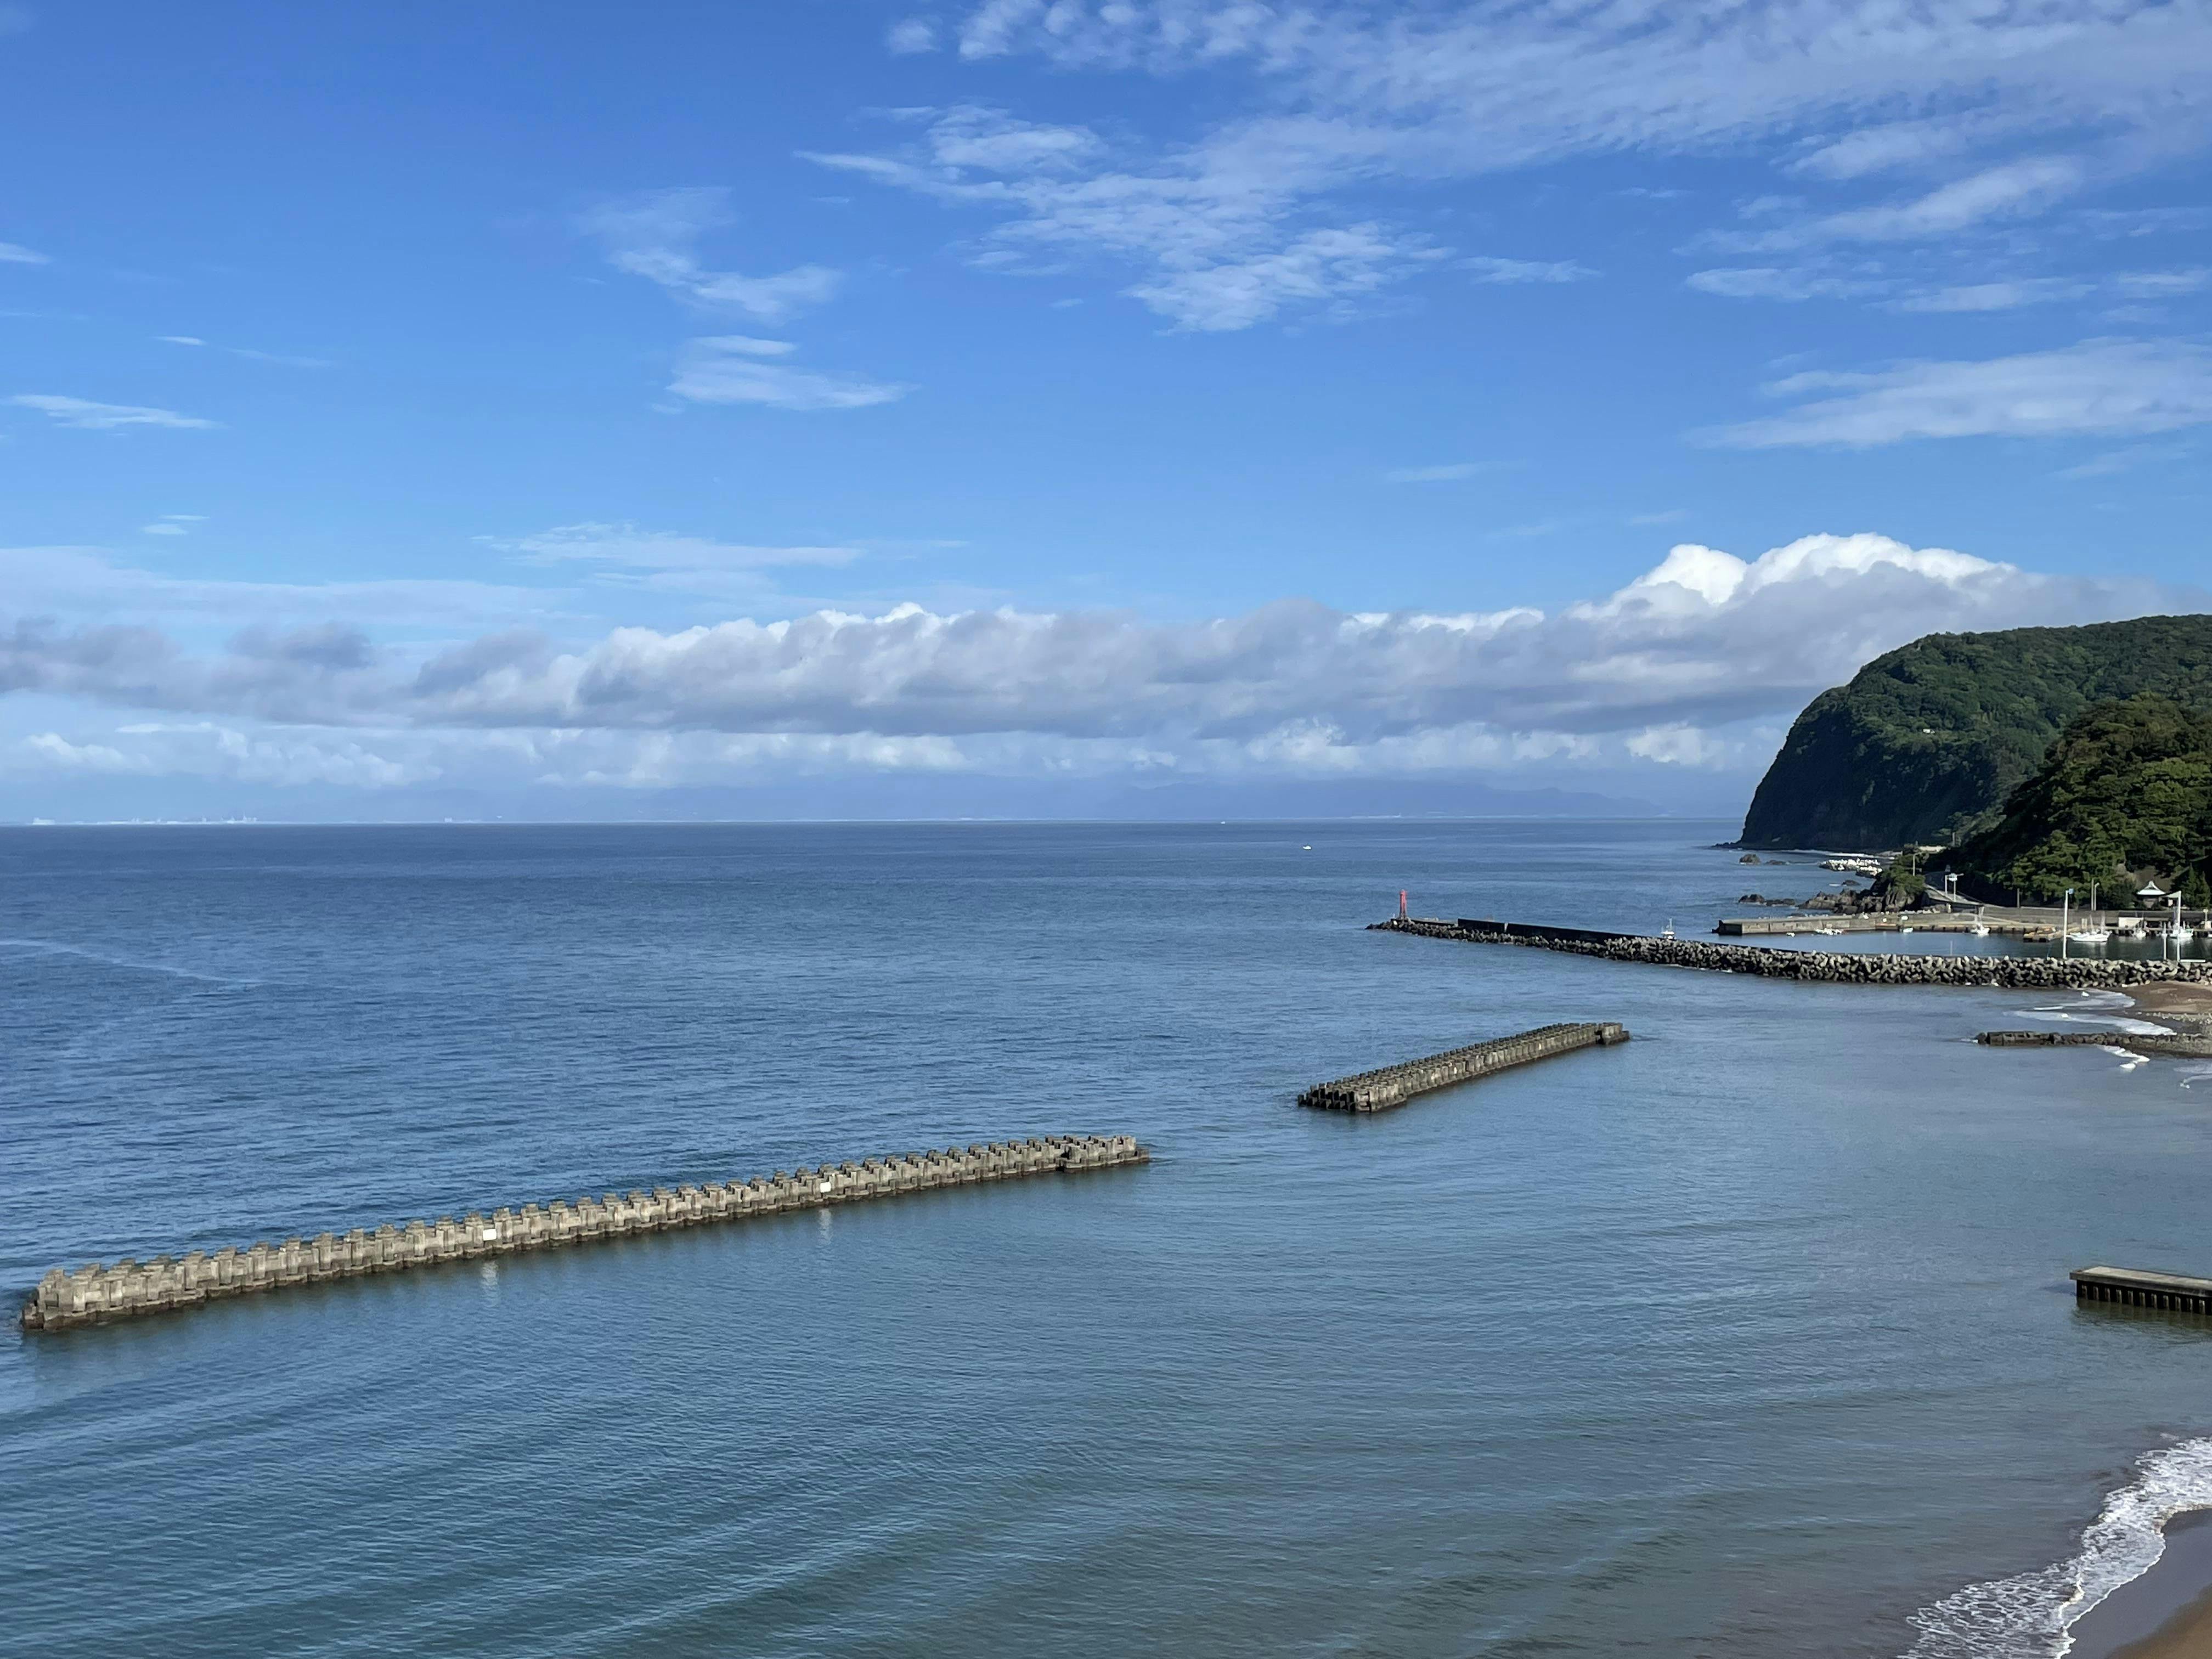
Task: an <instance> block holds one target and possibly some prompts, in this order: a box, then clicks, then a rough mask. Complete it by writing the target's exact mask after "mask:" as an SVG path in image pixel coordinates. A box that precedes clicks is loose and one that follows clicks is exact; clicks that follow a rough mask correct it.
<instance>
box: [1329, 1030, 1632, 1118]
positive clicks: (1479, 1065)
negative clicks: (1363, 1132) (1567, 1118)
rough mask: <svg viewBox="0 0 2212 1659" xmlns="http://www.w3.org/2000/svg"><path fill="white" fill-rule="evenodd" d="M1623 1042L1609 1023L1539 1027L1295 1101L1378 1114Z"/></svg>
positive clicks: (1357, 1077)
mask: <svg viewBox="0 0 2212 1659" xmlns="http://www.w3.org/2000/svg"><path fill="white" fill-rule="evenodd" d="M1627 1041H1628V1030H1627V1028H1626V1026H1623V1025H1619V1024H1613V1022H1611V1021H1609V1020H1607V1021H1600V1022H1597V1023H1594V1024H1589V1023H1586V1024H1560V1025H1540V1026H1538V1027H1537V1028H1536V1029H1535V1030H1533V1031H1523V1032H1522V1033H1521V1034H1520V1035H1519V1036H1510V1037H1499V1038H1497V1039H1496V1040H1494V1041H1492V1042H1476V1043H1471V1044H1469V1045H1468V1047H1467V1048H1453V1049H1449V1050H1447V1051H1446V1052H1445V1053H1443V1054H1431V1055H1430V1056H1429V1057H1428V1058H1427V1059H1425V1060H1407V1061H1404V1062H1403V1063H1401V1064H1400V1065H1396V1066H1383V1067H1381V1068H1380V1069H1378V1070H1376V1071H1372V1072H1360V1073H1355V1074H1354V1075H1353V1076H1351V1077H1340V1078H1338V1079H1336V1080H1335V1081H1334V1082H1333V1083H1316V1085H1314V1086H1313V1087H1312V1088H1310V1089H1308V1090H1307V1091H1305V1092H1304V1094H1301V1095H1300V1096H1299V1097H1298V1104H1299V1105H1301V1106H1313V1107H1318V1108H1320V1109H1322V1110H1325V1111H1337V1112H1383V1111H1388V1110H1389V1109H1390V1108H1392V1107H1393V1106H1402V1105H1404V1104H1405V1103H1407V1101H1409V1100H1411V1099H1412V1098H1413V1097H1414V1096H1416V1095H1423V1094H1426V1093H1428V1092H1429V1091H1431V1090H1432V1089H1449V1088H1450V1087H1451V1086H1452V1085H1454V1084H1455V1083H1466V1082H1469V1081H1471V1080H1472V1079H1475V1078H1479V1077H1488V1076H1490V1075H1491V1074H1492V1073H1495V1072H1502V1071H1504V1070H1506V1069H1507V1068H1508V1067H1510V1066H1526V1065H1527V1064H1528V1062H1529V1061H1531V1060H1549V1059H1550V1058H1551V1057H1552V1056H1553V1055H1554V1054H1572V1053H1573V1052H1574V1051H1575V1050H1576V1049H1577V1048H1593V1047H1600V1046H1610V1045H1611V1044H1613V1043H1616V1042H1627Z"/></svg>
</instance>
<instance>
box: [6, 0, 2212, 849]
mask: <svg viewBox="0 0 2212 1659" xmlns="http://www.w3.org/2000/svg"><path fill="white" fill-rule="evenodd" d="M2208 71H2212V10H2208V9H2207V8H2206V6H2204V5H2203V4H2202V3H2196V4H2163V5H2131V4H2126V3H2102V4H2090V3H2077V0H2049V3H2041V4H2011V5H2008V4H2002V3H1998V4H1987V3H1948V0H1942V3H1928V4H1923V5H1920V6H1918V7H1916V8H1914V9H1911V10H1909V11H1908V10H1900V9H1898V8H1896V7H1894V6H1893V5H1887V4H1849V3H1840V0H1797V3H1766V4H1738V5H1728V6H1718V5H1714V6H1686V5H1680V4H1675V5H1671V6H1658V5H1653V4H1648V3H1622V4H1617V5H1611V6H1607V7H1587V6H1567V5H1522V6H1510V7H1507V6H1485V7H1456V6H1449V5H1441V4H1431V5H1400V6H1375V5H1364V4H1338V3H1316V4H1310V5H1306V6H1291V5H1267V4H1261V3H1252V0H1234V3H1207V0H1166V3H1139V0H1130V3H1106V4H1091V3H1076V0H1060V3H1054V4H1049V5H1048V4H1042V3H1033V0H987V3H985V4H983V5H981V6H972V5H970V6H948V7H945V8H942V9H921V10H917V9H913V8H911V7H907V6H897V5H875V4H866V3H860V0H821V3H800V4H793V5H789V6H782V7H766V6H751V7H732V6H726V5H712V6H710V5H673V4H671V5H665V6H654V7H643V8H639V7H616V6H611V5H580V4H565V5H562V4H540V5H534V6H531V7H520V6H489V5H469V4H459V5H456V4H446V5H439V6H430V5H404V4H402V5H386V6H382V7H377V8H333V7H296V6H285V7H279V6H274V5H254V4H228V5H226V4H214V5H209V6H203V7H196V8H191V9H181V8H176V7H173V6H155V5H152V4H131V3H100V0H81V3H78V4H76V5H73V6H70V7H66V8H64V7H59V6H40V5H30V6H24V5H15V4H9V5H0V142H4V145H5V152H6V154H8V155H9V156H10V157H11V158H13V159H14V160H15V163H16V164H15V166H14V167H11V168H10V169H9V180H8V188H7V190H6V191H5V192H4V193H0V364H3V365H4V368H0V478H4V481H5V489H4V492H3V493H0V692H5V693H6V694H7V695H5V696H0V817H5V818H14V819H19V820H20V819H23V818H29V817H64V818H66V817H173V816H199V815H203V814H212V815H216V816H227V815H252V816H258V817H373V818H387V817H438V816H445V815H459V816H489V815H507V816H530V817H639V816H643V817H652V816H662V815H676V816H684V815H690V814H694V813H706V814H710V815H717V816H778V815H786V814H794V813H795V814H801V815H809V816H811V815H829V816H845V815H861V816H866V815H878V814H906V813H915V814H925V815H933V816H934V815H943V814H954V815H959V814H974V815H982V816H988V815H998V814H1015V815H1020V814H1028V813H1052V812H1060V811H1075V812H1091V811H1100V812H1119V811H1168V812H1178V811H1185V810H1188V811H1192V812H1194V813H1205V814H1208V815H1211V814H1212V813H1214V812H1216V811H1222V812H1228V811H1243V810H1249V811H1267V812H1275V811H1300V810H1312V811H1341V810H1357V809H1358V807H1359V806H1361V805H1374V806H1376V807H1377V808H1379V809H1380V810H1389V811H1419V810H1479V809H1481V808H1484V807H1500V806H1503V807H1508V808H1510V807H1512V806H1514V805H1516V804H1522V805H1525V804H1526V803H1525V802H1522V800H1521V798H1520V797H1519V796H1518V795H1516V793H1514V792H1520V791H1529V790H1565V791H1570V792H1577V793H1583V794H1589V793H1596V794H1601V795H1605V796H1608V797H1612V798H1615V799H1626V800H1631V801H1642V802H1650V803H1656V805H1661V806H1662V807H1665V808H1667V809H1668V810H1674V811H1722V812H1726V811H1735V810H1738V809H1739V808H1740V807H1741V803H1742V801H1743V799H1745V798H1746V796H1747V793H1748V790H1749V787H1750V785H1751V783H1752V782H1753V781H1755V779H1756V777H1757V775H1758V773H1759V769H1761V768H1762V767H1763V765H1764V763H1765V760H1766V759H1767V758H1768V757H1769V756H1771V753H1772V750H1773V749H1774V747H1775V745H1776V744H1777V743H1778V741H1779V740H1780V737H1781V735H1782V732H1784V729H1785V728H1786V726H1787V724H1788V721H1789V720H1790V716H1791V715H1792V714H1794V713H1795V712H1796V709H1797V708H1799V707H1800V706H1802V703H1803V702H1804V701H1805V700H1806V698H1807V697H1808V696H1810V695H1812V693H1814V691H1817V690H1820V688H1821V687H1822V686H1824V685H1826V684H1832V683H1833V682H1834V681H1836V680H1838V679H1840V678H1844V677H1846V676H1848V674H1849V673H1850V671H1852V669H1853V668H1854V667H1856V666H1857V664H1858V663H1859V662H1861V661H1863V660H1864V659H1866V658H1867V657H1868V656H1869V655H1872V654H1874V653H1877V652H1879V651H1881V650H1883V649H1886V648H1888V647H1891V646H1893V645H1896V644H1899V643H1901V642H1903V641H1905V640H1906V639H1909V638H1911V637H1914V636H1915V635H1918V634H1920V633H1923V632H1927V631H1931V630H1932V629H1938V628H1968V627H2000V626H2009V625H2015V624H2018V623H2031V622H2054V621H2071V620H2087V619H2091V618H2093V617H2112V616H2124V615H2129V614H2138V613H2142V612H2144V611H2155V610H2173V609H2196V608H2200V607H2202V606H2203V605H2205V603H2206V601H2205V598H2204V595H2203V591H2202V587H2201V584H2202V583H2203V569H2204V560H2203V541H2204V532H2203V524H2204V521H2205V511H2204V508H2205V502H2206V495H2207V492H2206V489H2205V488H2204V485H2203V478H2204V476H2205V469H2204V465H2203V459H2204V453H2205V450H2204V443H2203V437H2204V431H2205V428H2206V426H2207V424H2208V423H2212V333H2208V331H2207V329H2208V311H2207V307H2208V297H2209V296H2212V192H2208V190H2207V173H2206V169H2205V140H2206V137H2207V125H2206V123H2207V116H2208V107H2212V95H2209V94H2208V92H2207V88H2208V86H2212V79H2208ZM1534 799H1535V801H1536V802H1537V803H1538V804H1541V803H1542V802H1543V801H1545V800H1547V799H1556V798H1554V797H1542V796H1539V797H1535V798H1534Z"/></svg>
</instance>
